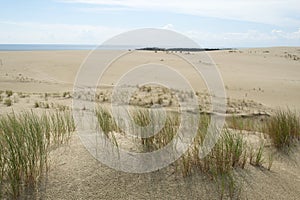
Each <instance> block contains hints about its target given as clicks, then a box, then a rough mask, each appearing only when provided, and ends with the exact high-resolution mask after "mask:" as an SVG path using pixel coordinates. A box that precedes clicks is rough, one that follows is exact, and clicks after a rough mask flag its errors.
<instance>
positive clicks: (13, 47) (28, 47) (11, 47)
mask: <svg viewBox="0 0 300 200" xmlns="http://www.w3.org/2000/svg"><path fill="white" fill-rule="evenodd" d="M96 47H97V48H98V49H114V50H115V49H134V48H135V47H133V46H97V45H73V44H0V51H51V50H93V49H95V48H96Z"/></svg>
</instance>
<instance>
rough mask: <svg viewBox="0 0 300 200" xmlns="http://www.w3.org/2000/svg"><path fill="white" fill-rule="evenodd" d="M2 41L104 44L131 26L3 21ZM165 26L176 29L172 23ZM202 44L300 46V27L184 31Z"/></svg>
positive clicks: (1, 23)
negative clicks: (264, 30) (269, 29)
mask: <svg viewBox="0 0 300 200" xmlns="http://www.w3.org/2000/svg"><path fill="white" fill-rule="evenodd" d="M0 28H1V34H0V43H3V44H9V43H37V44H40V43H56V44H58V43H60V44H101V43H102V42H104V41H105V40H107V39H110V38H111V37H113V36H115V35H118V34H120V33H123V32H124V31H128V29H122V28H114V27H105V26H92V25H70V24H41V23H33V22H13V21H0ZM162 28H165V29H169V30H174V25H173V24H166V25H165V26H163V27H162ZM181 33H182V34H184V35H186V36H188V37H190V38H192V39H193V40H195V41H196V42H198V43H199V45H201V46H202V47H252V46H253V47H254V46H273V45H277V46H280V45H294V46H300V28H299V29H297V30H295V31H291V32H287V31H283V30H277V29H274V30H272V31H270V32H260V31H257V30H249V31H245V32H218V33H214V32H205V31H200V30H189V31H183V32H181Z"/></svg>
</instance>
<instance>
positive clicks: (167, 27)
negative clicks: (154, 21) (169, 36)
mask: <svg viewBox="0 0 300 200" xmlns="http://www.w3.org/2000/svg"><path fill="white" fill-rule="evenodd" d="M162 28H163V29H168V30H173V29H174V25H173V24H166V25H164V26H163V27H162Z"/></svg>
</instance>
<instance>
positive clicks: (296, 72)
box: [0, 47, 300, 199]
mask: <svg viewBox="0 0 300 200" xmlns="http://www.w3.org/2000/svg"><path fill="white" fill-rule="evenodd" d="M88 53H89V51H35V52H30V51H28V52H0V60H1V62H0V90H3V91H5V90H12V91H13V92H15V94H14V95H13V97H11V99H13V101H14V102H13V106H12V107H7V106H5V105H4V104H3V102H1V103H0V113H1V114H3V113H6V112H11V111H12V108H13V110H14V111H15V112H19V111H22V110H24V109H37V110H40V111H41V110H43V109H44V108H41V107H46V105H47V104H48V105H49V107H50V108H60V107H61V106H68V107H69V106H70V105H71V100H72V98H69V96H68V95H66V96H65V97H64V96H63V92H67V91H72V88H73V82H74V80H75V77H76V73H77V71H78V69H79V68H80V65H81V63H82V62H83V60H84V59H85V58H86V56H87V55H88ZM107 53H109V52H105V53H103V56H105V55H106V54H107ZM208 54H209V56H210V57H211V58H212V59H213V61H214V62H215V63H216V64H217V66H218V68H219V70H220V73H221V75H222V78H223V80H224V85H225V88H226V92H227V95H228V97H229V98H230V104H229V106H228V110H231V111H230V112H229V113H246V114H253V113H261V112H263V113H271V112H272V109H275V108H277V107H279V106H280V107H286V106H289V107H290V108H292V109H294V108H295V109H297V110H300V103H299V100H300V92H299V91H300V60H299V57H300V48H288V47H286V48H284V47H281V48H268V49H242V50H237V51H216V52H209V53H208ZM186 56H189V58H190V59H197V60H196V61H198V62H202V63H204V66H207V67H209V66H211V63H210V61H209V60H207V57H205V55H203V52H202V53H191V54H189V55H186ZM153 62H156V63H160V64H164V65H169V66H172V67H174V68H175V69H176V70H178V71H180V73H182V74H183V75H185V76H186V77H187V78H188V80H190V83H191V85H192V86H193V87H194V89H195V90H196V91H199V92H201V94H203V96H201V97H203V98H202V99H203V101H201V104H203V109H204V111H208V112H209V98H208V95H207V94H206V92H207V89H206V88H205V84H204V82H203V81H202V80H200V79H199V76H198V75H197V74H196V73H195V70H193V68H192V67H191V66H190V64H188V63H187V62H185V61H183V60H182V59H180V57H178V56H175V55H173V54H166V53H164V52H158V53H154V52H133V53H131V54H130V55H128V56H126V57H124V58H121V59H119V60H118V61H116V62H115V63H113V64H112V66H111V68H110V69H109V70H108V71H107V72H106V74H105V76H104V78H103V80H102V81H101V83H102V84H105V85H106V86H107V85H110V86H112V85H114V84H116V81H117V80H118V78H119V77H120V75H122V74H123V73H124V72H125V71H126V70H128V69H131V68H132V67H133V66H136V65H138V64H147V63H153ZM166 78H168V77H166ZM18 92H21V93H22V94H21V93H18ZM110 92H111V91H110V88H109V87H107V88H104V90H103V93H104V94H103V95H102V96H101V98H104V97H105V98H109V96H110V95H109V94H110ZM45 93H47V95H46V96H45ZM156 94H158V95H159V91H156ZM1 95H3V98H6V97H5V95H4V93H3V94H1ZM153 96H155V93H154V95H152V97H151V95H150V96H137V99H139V98H143V100H145V101H147V100H149V99H150V98H154V99H155V100H157V98H158V97H156V96H155V97H153ZM166 99H167V100H168V97H166ZM207 101H208V102H207ZM35 102H38V103H39V108H34V104H35ZM166 104H168V102H167V103H166ZM172 108H176V104H174V105H173V106H171V107H170V109H172ZM254 140H256V139H254ZM298 152H299V151H295V152H294V153H293V154H292V155H291V156H289V157H287V156H285V155H280V154H278V155H277V156H276V158H275V161H274V164H273V168H272V170H271V171H267V170H265V169H259V168H255V167H252V166H250V165H248V167H247V170H245V171H243V172H241V174H242V177H244V179H245V181H244V182H245V183H244V184H245V185H244V186H243V187H242V188H243V189H242V190H243V192H242V199H297V198H299V194H300V167H299V162H300V154H299V153H298ZM52 156H53V163H54V164H53V165H52V168H51V170H50V172H49V176H48V178H47V179H46V180H45V181H44V182H43V184H42V185H43V186H42V187H41V192H40V194H39V195H41V197H43V198H45V199H180V198H181V199H218V194H217V188H216V186H215V185H214V184H213V183H212V182H211V181H209V180H208V179H207V178H205V177H204V176H203V175H193V176H192V177H187V178H182V177H181V175H178V174H176V173H174V170H173V169H172V167H169V168H167V169H163V170H160V171H158V172H154V173H151V174H142V175H138V174H127V173H123V172H117V171H115V170H113V169H110V168H108V167H106V166H104V165H103V164H101V163H99V162H98V161H96V160H95V159H94V158H93V157H92V156H91V155H90V154H89V153H88V152H87V150H86V149H85V148H84V146H83V145H82V144H81V142H80V140H79V138H78V136H76V135H74V137H73V138H72V140H71V142H70V146H67V147H62V148H60V149H58V150H57V151H55V152H53V154H52ZM28 199H32V197H28Z"/></svg>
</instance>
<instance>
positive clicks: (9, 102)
mask: <svg viewBox="0 0 300 200" xmlns="http://www.w3.org/2000/svg"><path fill="white" fill-rule="evenodd" d="M4 105H6V106H8V107H9V106H12V100H11V99H10V98H6V99H4Z"/></svg>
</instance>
